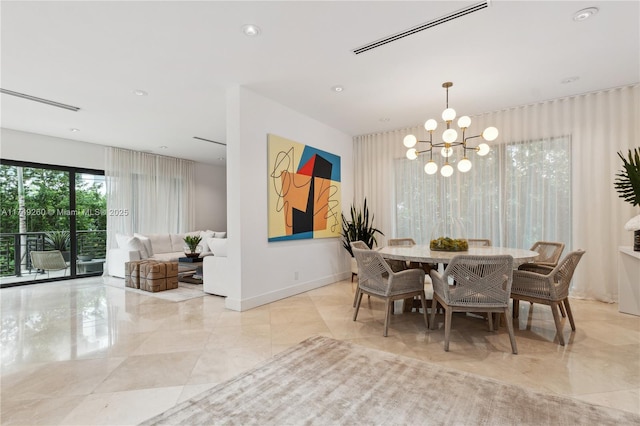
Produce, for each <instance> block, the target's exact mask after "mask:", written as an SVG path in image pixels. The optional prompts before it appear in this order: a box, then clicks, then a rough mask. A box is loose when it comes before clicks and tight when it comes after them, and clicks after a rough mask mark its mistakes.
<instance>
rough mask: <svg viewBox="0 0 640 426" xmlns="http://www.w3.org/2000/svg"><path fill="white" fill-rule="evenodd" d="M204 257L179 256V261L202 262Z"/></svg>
mask: <svg viewBox="0 0 640 426" xmlns="http://www.w3.org/2000/svg"><path fill="white" fill-rule="evenodd" d="M202 259H203V258H202V257H179V258H178V262H182V263H200V262H202Z"/></svg>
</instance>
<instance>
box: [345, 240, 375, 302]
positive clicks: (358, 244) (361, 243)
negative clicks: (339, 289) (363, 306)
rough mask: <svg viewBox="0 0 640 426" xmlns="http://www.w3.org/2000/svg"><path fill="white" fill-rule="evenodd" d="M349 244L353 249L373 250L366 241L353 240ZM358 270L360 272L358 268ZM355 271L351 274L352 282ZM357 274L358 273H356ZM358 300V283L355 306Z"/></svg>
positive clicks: (354, 300)
mask: <svg viewBox="0 0 640 426" xmlns="http://www.w3.org/2000/svg"><path fill="white" fill-rule="evenodd" d="M349 245H350V246H351V251H353V249H359V250H371V249H370V248H369V246H368V245H367V243H365V242H364V241H352V242H350V243H349ZM354 258H355V254H354ZM358 272H360V271H359V270H358ZM353 275H354V274H353V273H352V274H351V282H353ZM356 275H357V274H356ZM357 300H358V285H357V284H356V291H355V294H354V295H353V307H354V308H355V307H356V302H357Z"/></svg>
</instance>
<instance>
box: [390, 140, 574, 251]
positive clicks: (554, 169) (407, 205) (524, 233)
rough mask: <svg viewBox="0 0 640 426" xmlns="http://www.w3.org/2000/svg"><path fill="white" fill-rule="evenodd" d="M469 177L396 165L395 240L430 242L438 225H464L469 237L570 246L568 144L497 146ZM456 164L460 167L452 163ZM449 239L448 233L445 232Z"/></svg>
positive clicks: (543, 142)
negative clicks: (543, 242) (449, 175)
mask: <svg viewBox="0 0 640 426" xmlns="http://www.w3.org/2000/svg"><path fill="white" fill-rule="evenodd" d="M472 162H473V168H472V169H471V171H469V172H468V173H460V172H457V171H456V172H455V173H454V174H453V176H451V177H450V178H444V177H442V176H440V175H439V174H437V175H432V176H429V175H427V174H425V173H424V170H423V166H424V162H422V161H419V160H413V161H411V160H407V159H399V160H396V164H395V173H396V179H395V182H396V226H397V236H398V237H412V238H414V239H415V240H416V242H418V243H421V244H427V243H428V242H429V240H430V239H431V238H434V237H440V236H443V235H434V232H436V229H438V228H439V226H438V225H439V223H440V222H441V221H451V220H459V221H461V222H462V223H463V226H464V228H465V231H466V237H467V238H489V239H491V240H492V242H493V245H495V246H498V245H499V246H507V247H518V248H529V247H531V245H532V244H533V243H534V242H535V241H538V240H550V241H561V242H564V243H565V244H566V246H567V248H568V249H570V247H571V139H570V138H569V137H557V138H553V139H544V140H536V141H527V142H518V143H508V144H501V145H495V146H493V147H492V150H491V152H490V154H489V155H487V156H485V157H478V156H474V157H473V158H472ZM454 166H455V165H454ZM447 236H448V235H447Z"/></svg>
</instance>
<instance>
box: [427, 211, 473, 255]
mask: <svg viewBox="0 0 640 426" xmlns="http://www.w3.org/2000/svg"><path fill="white" fill-rule="evenodd" d="M466 235H467V234H466V229H465V226H464V223H463V221H462V220H461V219H457V218H455V217H444V218H443V219H440V220H439V221H438V224H437V225H436V227H435V228H434V232H433V234H432V236H431V241H430V244H429V248H430V249H431V250H434V251H467V250H469V242H468V241H467V237H466Z"/></svg>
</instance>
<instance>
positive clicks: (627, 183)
mask: <svg viewBox="0 0 640 426" xmlns="http://www.w3.org/2000/svg"><path fill="white" fill-rule="evenodd" d="M618 157H620V158H621V159H622V165H623V169H622V170H620V171H619V172H618V173H617V174H616V180H615V183H614V184H615V187H616V190H617V191H618V196H619V197H620V198H622V199H623V200H625V201H626V202H628V203H630V204H631V205H632V206H640V148H635V149H634V150H631V149H630V150H629V157H628V159H627V158H624V156H623V155H622V153H621V152H618ZM624 229H626V230H627V231H633V250H634V251H640V215H638V216H636V217H634V218H631V220H630V221H629V222H627V224H626V225H625V226H624Z"/></svg>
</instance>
